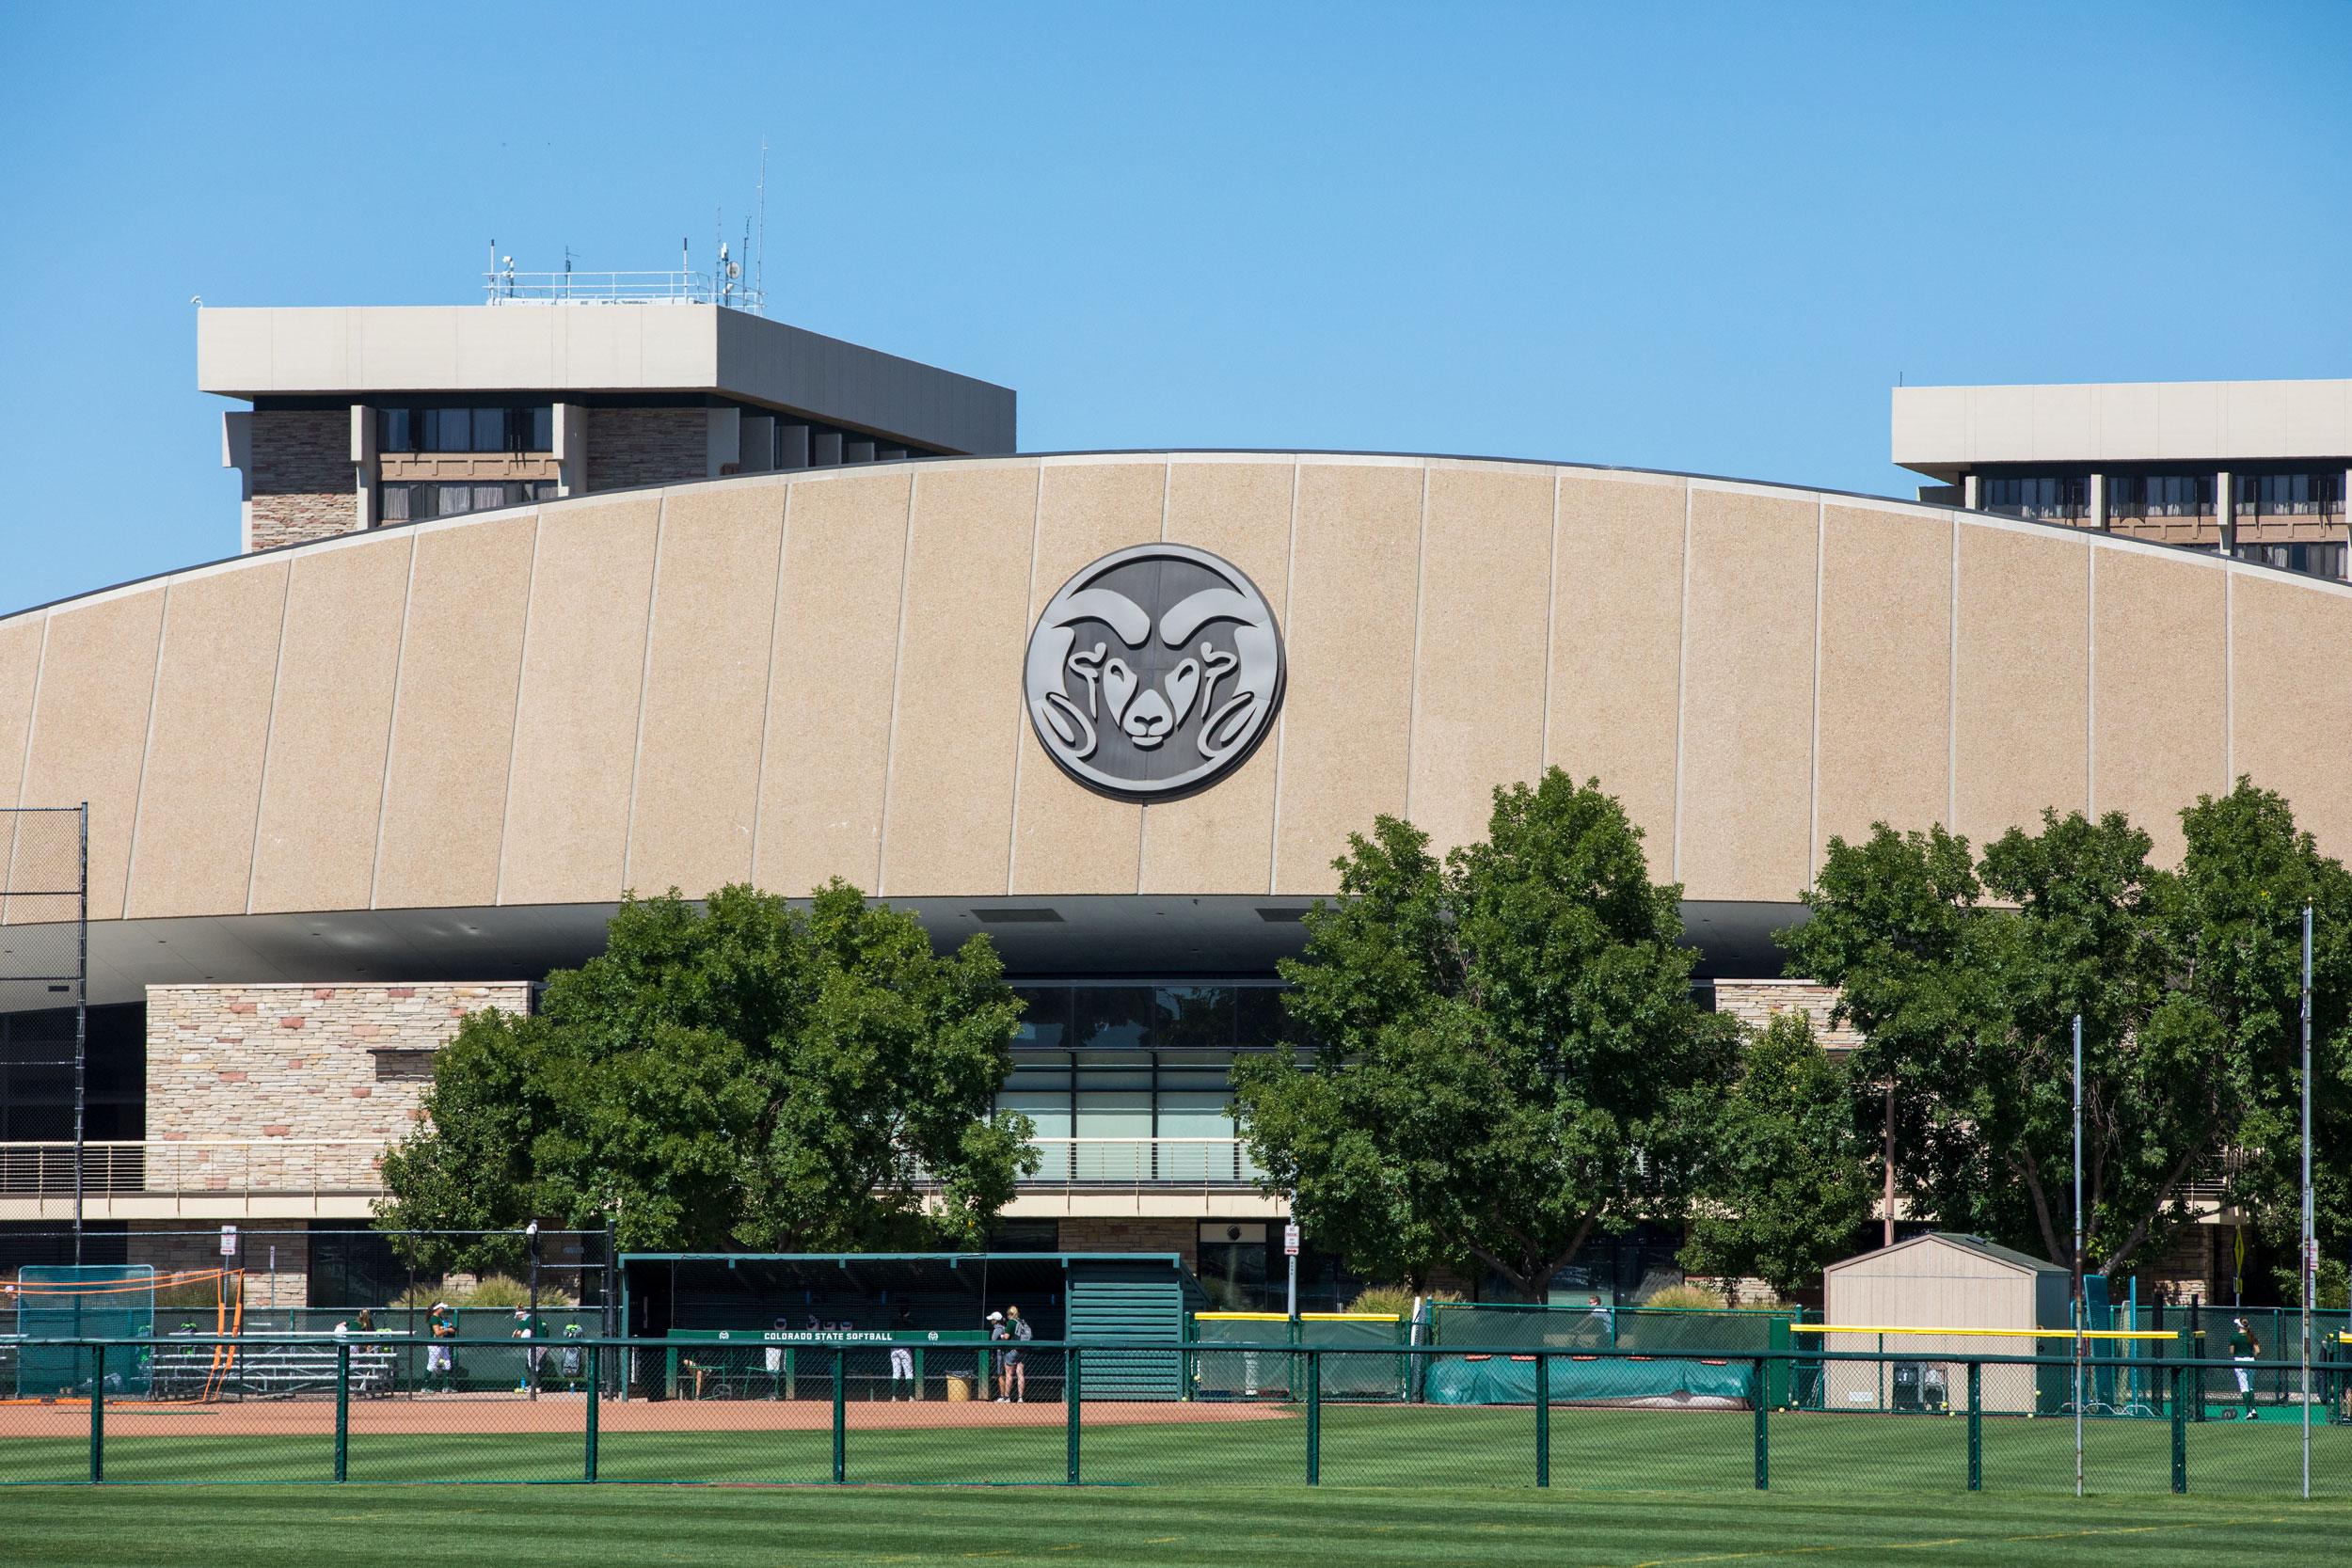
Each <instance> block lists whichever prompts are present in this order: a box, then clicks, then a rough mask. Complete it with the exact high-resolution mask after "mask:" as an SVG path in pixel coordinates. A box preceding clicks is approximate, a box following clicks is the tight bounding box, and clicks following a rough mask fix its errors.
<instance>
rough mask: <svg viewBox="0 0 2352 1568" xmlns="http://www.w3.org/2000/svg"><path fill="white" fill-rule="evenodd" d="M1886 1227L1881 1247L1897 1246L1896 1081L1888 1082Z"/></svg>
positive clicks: (1881, 1239)
mask: <svg viewBox="0 0 2352 1568" xmlns="http://www.w3.org/2000/svg"><path fill="white" fill-rule="evenodd" d="M1884 1207H1885V1209H1886V1227H1885V1229H1884V1231H1883V1232H1882V1233H1881V1235H1880V1237H1879V1244H1880V1245H1881V1246H1893V1245H1894V1244H1895V1081H1894V1080H1893V1079H1891V1078H1890V1079H1888V1080H1887V1081H1886V1197H1885V1204H1884Z"/></svg>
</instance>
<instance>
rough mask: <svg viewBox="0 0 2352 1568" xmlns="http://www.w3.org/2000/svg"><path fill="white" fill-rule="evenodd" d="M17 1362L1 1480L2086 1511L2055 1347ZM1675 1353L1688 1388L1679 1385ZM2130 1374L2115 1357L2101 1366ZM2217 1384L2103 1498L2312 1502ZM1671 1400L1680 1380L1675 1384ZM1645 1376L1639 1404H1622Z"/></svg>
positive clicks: (1132, 1350)
mask: <svg viewBox="0 0 2352 1568" xmlns="http://www.w3.org/2000/svg"><path fill="white" fill-rule="evenodd" d="M15 1348H16V1350H17V1352H18V1365H19V1367H20V1368H39V1369H40V1375H38V1376H26V1375H20V1376H17V1377H13V1378H11V1379H10V1380H9V1382H8V1386H7V1388H5V1389H0V1482H7V1483H36V1482H38V1483H59V1482H91V1481H108V1482H135V1481H151V1482H164V1481H170V1482H205V1481H214V1482H256V1481H317V1482H332V1481H376V1482H390V1481H401V1482H424V1481H447V1482H462V1481H579V1482H585V1481H639V1482H703V1483H779V1484H813V1485H821V1484H876V1485H972V1486H979V1485H1038V1484H1055V1485H1071V1484H1120V1485H1181V1486H1189V1487H1200V1486H1218V1487H1245V1486H1263V1485H1268V1484H1286V1483H1305V1484H1311V1485H1335V1486H1378V1487H1391V1488H1395V1487H1403V1488H1413V1487H1447V1488H1459V1487H1481V1486H1492V1487H1531V1488H1532V1487H1549V1488H1553V1489H1561V1490H1568V1489H1574V1490H1580V1491H1601V1492H1609V1491H1619V1492H1661V1491H1662V1492H1709V1491H1721V1492H1740V1491H1752V1490H1768V1491H1780V1492H1801V1493H1814V1494H1833V1495H1854V1496H1864V1495H1868V1496H1876V1497H1888V1498H1891V1499H1898V1500H1896V1501H1893V1502H1890V1503H1889V1505H1888V1506H1890V1507H1897V1508H1899V1506H1900V1503H1899V1498H1901V1497H1907V1496H1918V1495H1920V1494H1924V1493H1968V1492H1979V1491H1982V1492H1994V1493H2004V1494H2042V1495H2065V1494H2069V1493H2071V1492H2072V1491H2073V1490H2074V1484H2075V1481H2074V1477H2075V1462H2076V1461H2075V1448H2074V1422H2073V1420H2072V1419H2070V1418H2053V1417H2049V1416H2043V1415H2040V1414H2037V1413H2034V1412H2026V1413H2020V1414H2003V1413H1999V1412H1997V1411H1995V1410H1994V1409H1993V1408H1991V1406H1992V1404H1993V1401H1991V1400H1990V1399H1989V1398H1988V1397H1987V1396H1986V1395H1985V1392H1984V1390H1985V1389H1986V1387H1987V1386H1988V1385H1989V1382H1990V1380H1991V1379H1992V1378H1993V1376H1994V1373H1995V1371H1996V1370H2001V1369H2022V1370H2023V1371H2024V1372H2025V1374H2026V1381H2027V1382H2028V1383H2033V1384H2039V1383H2040V1382H2041V1381H2042V1379H2043V1377H2044V1375H2045V1373H2047V1374H2050V1375H2055V1376H2056V1377H2057V1378H2058V1380H2059V1381H2060V1382H2066V1381H2067V1380H2069V1379H2071V1378H2072V1376H2073V1375H2074V1363H2073V1362H2072V1361H2071V1360H2070V1359H2068V1358H2066V1357H2063V1356H2041V1357H2019V1356H1993V1355H1987V1356H1982V1357H1975V1358H1970V1359H1967V1360H1964V1361H1961V1362H1957V1363H1955V1364H1954V1368H1955V1374H1956V1375H1955V1380H1954V1384H1953V1388H1954V1395H1953V1397H1952V1398H1951V1399H1950V1400H1948V1401H1947V1402H1944V1403H1943V1404H1941V1405H1940V1406H1937V1407H1932V1408H1902V1409H1896V1408H1891V1407H1887V1406H1878V1407H1873V1408H1870V1409H1867V1410H1866V1409H1862V1408H1860V1407H1856V1408H1853V1409H1840V1408H1801V1407H1797V1406H1795V1405H1792V1404H1789V1403H1783V1402H1776V1401H1775V1399H1774V1398H1773V1392H1774V1390H1776V1389H1779V1388H1785V1387H1795V1386H1799V1385H1800V1383H1801V1382H1802V1376H1801V1368H1800V1365H1799V1364H1800V1363H1804V1364H1805V1365H1807V1366H1812V1367H1820V1366H1824V1365H1826V1366H1831V1367H1837V1368H1848V1369H1854V1370H1855V1371H1856V1374H1857V1375H1858V1376H1862V1377H1868V1378H1872V1379H1877V1378H1882V1377H1883V1379H1884V1380H1885V1382H1886V1385H1887V1386H1889V1387H1892V1386H1893V1375H1894V1366H1893V1363H1894V1362H1895V1361H1896V1360H1897V1359H1898V1358H1897V1357H1895V1356H1892V1355H1887V1356H1881V1355H1875V1354H1861V1353H1836V1352H1829V1353H1814V1354H1806V1355H1802V1356H1800V1355H1792V1354H1746V1355H1726V1356H1698V1355H1692V1354H1688V1353H1687V1352H1686V1353H1683V1354H1672V1353H1666V1354H1660V1353H1652V1352H1642V1351H1631V1350H1613V1349H1609V1348H1606V1347H1595V1348H1590V1349H1584V1350H1577V1351H1553V1350H1530V1349H1527V1348H1525V1347H1520V1346H1513V1345H1509V1344H1502V1345H1492V1346H1484V1347H1480V1346H1472V1345H1468V1344H1461V1343H1456V1344H1454V1345H1453V1346H1450V1347H1447V1348H1445V1349H1443V1350H1440V1349H1438V1348H1436V1347H1429V1346H1414V1345H1403V1344H1396V1343H1383V1344H1336V1343H1333V1344H1316V1343H1300V1342H1294V1341H1293V1340H1292V1339H1291V1338H1289V1337H1288V1336H1279V1337H1270V1338H1266V1339H1264V1340H1262V1341H1260V1342H1257V1343H1249V1342H1245V1341H1240V1340H1224V1341H1220V1342H1217V1343H1215V1344H1207V1345H1204V1344H1203V1343H1201V1342H1200V1341H1199V1340H1168V1341H1150V1340H1137V1341H1133V1342H1120V1343H1118V1344H1115V1345H1113V1344H1103V1343H1068V1342H1030V1343H1023V1344H1019V1345H1018V1346H1011V1345H1008V1344H1005V1343H1002V1342H998V1343H993V1344H992V1343H988V1342H982V1341H979V1340H977V1339H976V1338H970V1337H960V1336H952V1335H946V1334H945V1333H939V1334H925V1333H916V1334H907V1335H893V1334H889V1333H882V1332H870V1333H869V1332H850V1333H834V1334H826V1333H823V1332H821V1331H820V1332H816V1333H810V1334H805V1335H803V1334H787V1335H783V1336H763V1335H759V1334H756V1333H749V1334H746V1335H744V1336H742V1337H740V1338H662V1339H627V1338H606V1337H603V1336H600V1335H597V1334H595V1333H593V1332H591V1331H589V1330H588V1329H586V1328H585V1327H584V1326H583V1325H581V1324H580V1323H579V1322H578V1321H577V1319H572V1320H569V1321H561V1320H559V1321H556V1322H550V1323H542V1324H539V1325H537V1328H536V1332H535V1333H534V1335H533V1337H532V1338H529V1339H517V1338H514V1337H513V1335H512V1334H511V1333H510V1334H508V1335H505V1336H500V1337H495V1338H493V1337H484V1336H481V1335H477V1334H474V1333H470V1332H469V1333H466V1334H462V1335H456V1336H448V1335H444V1336H443V1337H439V1338H431V1337H423V1338H421V1337H418V1336H412V1335H408V1334H405V1333H387V1332H382V1331H377V1332H374V1333H365V1332H358V1331H354V1330H351V1329H348V1328H346V1329H345V1330H343V1331H342V1332H330V1333H326V1334H324V1335H320V1334H314V1333H306V1334H302V1335H294V1334H290V1333H283V1332H273V1333H261V1334H253V1333H248V1334H246V1335H244V1336H236V1337H231V1336H222V1335H207V1334H178V1335H173V1334H167V1335H160V1336H156V1337H152V1338H130V1339H123V1338H116V1339H97V1338H82V1339H74V1340H70V1341H59V1340H44V1341H34V1340H23V1341H20V1342H19V1343H18V1344H17V1345H16V1347H15ZM2346 1349H2347V1347H2346V1346H2345V1345H2344V1343H2343V1342H2342V1341H2341V1340H2338V1341H2337V1342H2336V1343H2335V1344H2334V1345H2333V1346H2332V1347H2331V1351H2332V1353H2333V1354H2331V1357H2330V1359H2329V1361H2328V1364H2327V1366H2328V1372H2327V1376H2326V1377H2325V1378H2323V1379H2321V1380H2320V1381H2319V1382H2318V1383H2317V1384H2316V1385H2315V1386H2314V1389H2313V1398H2312V1403H2311V1405H2310V1407H2309V1412H2308V1413H2309V1415H2310V1416H2311V1418H2312V1431H2311V1444H2312V1495H2313V1496H2314V1497H2352V1388H2348V1387H2347V1385H2346V1381H2345V1379H2344V1375H2343V1374H2344V1371H2345V1370H2346V1367H2347V1363H2346V1361H2345V1358H2344V1353H2345V1351H2346ZM28 1353H38V1354H28ZM1244 1355H1256V1356H1258V1357H1259V1358H1260V1364H1261V1365H1262V1366H1264V1367H1268V1368H1275V1367H1279V1368H1282V1369H1285V1370H1286V1375H1285V1376H1284V1377H1283V1378H1281V1379H1279V1380H1278V1379H1275V1378H1271V1377H1268V1378H1263V1379H1261V1380H1260V1383H1259V1386H1257V1388H1256V1391H1255V1392H1254V1393H1253V1392H1251V1391H1250V1390H1249V1388H1248V1387H1247V1386H1236V1381H1237V1380H1235V1379H1233V1378H1232V1377H1229V1376H1227V1375H1226V1374H1225V1373H1224V1372H1222V1371H1220V1370H1218V1362H1219V1360H1220V1358H1226V1357H1237V1356H1244ZM1447 1356H1450V1357H1454V1358H1456V1359H1457V1360H1458V1359H1460V1358H1465V1357H1470V1356H1487V1357H1492V1358H1500V1359H1502V1360H1504V1361H1506V1362H1507V1363H1509V1364H1511V1365H1513V1366H1516V1367H1519V1368H1521V1369H1522V1379H1523V1384H1524V1386H1525V1389H1526V1393H1525V1396H1524V1397H1523V1398H1518V1399H1510V1398H1497V1399H1494V1400H1492V1401H1490V1402H1477V1403H1470V1402H1460V1403H1438V1402H1429V1401H1427V1400H1425V1399H1420V1398H1415V1397H1409V1396H1407V1397H1398V1396H1397V1395H1396V1394H1395V1393H1394V1391H1393V1390H1394V1387H1395V1385H1396V1384H1397V1383H1399V1382H1402V1383H1403V1384H1404V1385H1405V1386H1407V1387H1408V1388H1409V1387H1415V1386H1427V1385H1428V1384H1430V1383H1431V1382H1433V1381H1441V1379H1440V1378H1439V1377H1438V1370H1437V1366H1436V1363H1437V1362H1438V1359H1439V1358H1440V1357H1447ZM1400 1360H1402V1362H1403V1363H1404V1364H1405V1365H1404V1370H1403V1372H1402V1374H1401V1376H1400V1374H1399V1373H1398V1372H1397V1371H1396V1370H1395V1369H1396V1367H1397V1364H1398V1363H1399V1361H1400ZM1661 1362H1684V1363H1688V1364H1689V1367H1688V1370H1684V1371H1682V1372H1679V1373H1674V1374H1673V1375H1671V1376H1668V1375H1666V1374H1665V1373H1663V1372H1661V1370H1660V1366H1659V1364H1660V1363H1661ZM2123 1364H2124V1360H2123V1358H2121V1357H2113V1356H2094V1357H2092V1358H2090V1362H2089V1363H2088V1367H2089V1370H2090V1372H2091V1373H2093V1374H2095V1373H2096V1372H2097V1371H2098V1370H2100V1369H2101V1368H2103V1367H2105V1368H2115V1367H2120V1366H2122V1365H2123ZM1595 1367H1599V1368H1601V1369H1602V1370H1600V1371H1593V1370H1589V1369H1593V1368H1595ZM1612 1368H1613V1369H1614V1370H1611V1369H1612ZM61 1369H62V1370H63V1371H62V1378H61V1373H60V1370H61ZM1289 1369H1295V1375H1288V1370H1289ZM1701 1369H1704V1370H1701ZM2212 1370H2216V1369H2215V1368H2214V1366H2213V1365H2211V1364H2209V1363H2206V1362H2201V1361H2200V1360H2197V1359H2195V1358H2189V1357H2176V1358H2175V1359H2173V1360H2172V1361H2170V1362H2169V1363H2168V1364H2167V1366H2166V1367H2165V1369H2164V1370H2163V1373H2162V1375H2161V1376H2160V1377H2159V1378H2158V1379H2156V1383H2157V1387H2156V1390H2155V1392H2156V1393H2157V1394H2158V1396H2159V1397H2160V1402H2161V1414H2160V1416H2159V1417H2158V1418H2153V1419H2134V1418H2116V1417H2092V1418H2089V1419H2087V1420H2086V1421H2085V1422H2084V1424H2083V1445H2082V1454H2081V1464H2082V1474H2083V1481H2084V1487H2085V1489H2086V1491H2088V1492H2091V1493H2098V1494H2103V1495H2118V1494H2133V1493H2146V1494H2166V1493H2175V1492H2190V1491H2193V1492H2197V1493H2200V1494H2213V1495H2225V1496H2233V1497H2271V1498H2283V1497H2294V1496H2296V1493H2297V1492H2298V1490H2299V1487H2300V1480H2301V1468H2300V1443H2301V1437H2302V1432H2301V1426H2300V1419H2301V1417H2302V1416H2303V1415H2304V1414H2305V1408H2304V1406H2303V1405H2302V1403H2301V1402H2300V1394H2299V1391H2298V1393H2297V1395H2296V1406H2295V1416H2296V1419H2295V1420H2293V1421H2286V1420H2257V1421H2246V1420H2242V1419H2241V1420H2236V1421H2229V1420H2209V1421H2206V1422H2202V1423H2200V1422H2198V1421H2196V1420H2195V1419H2193V1418H2192V1412H2193V1407H2194V1406H2195V1405H2196V1404H2198V1403H2199V1402H2200V1393H2199V1383H2200V1379H2201V1374H2205V1373H2208V1372H2210V1371H2212ZM2219 1370H2221V1371H2222V1372H2223V1373H2224V1374H2226V1373H2227V1372H2228V1371H2229V1370H2230V1363H2228V1362H2226V1361H2225V1362H2222V1363H2220V1364H2219ZM44 1379H45V1380H47V1381H49V1382H56V1383H57V1384H58V1386H56V1387H47V1386H43V1380H44ZM1661 1382H1667V1383H1674V1384H1680V1385H1686V1386H1687V1387H1686V1388H1684V1389H1682V1390H1681V1391H1667V1392H1660V1391H1658V1385H1659V1384H1660V1383H1661ZM1284 1385H1288V1386H1284ZM1636 1385H1638V1386H1639V1387H1640V1389H1641V1390H1642V1391H1638V1392H1635V1393H1631V1394H1623V1393H1613V1392H1610V1391H1609V1390H1611V1389H1613V1388H1618V1387H1623V1386H1636Z"/></svg>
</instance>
